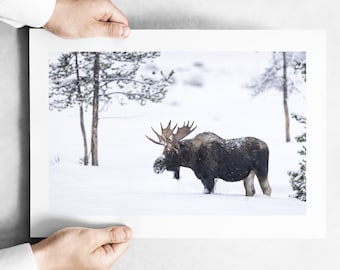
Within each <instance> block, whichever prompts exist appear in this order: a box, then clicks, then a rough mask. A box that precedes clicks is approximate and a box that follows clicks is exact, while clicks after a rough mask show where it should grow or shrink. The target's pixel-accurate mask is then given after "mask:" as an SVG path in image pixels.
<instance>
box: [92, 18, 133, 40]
mask: <svg viewBox="0 0 340 270" xmlns="http://www.w3.org/2000/svg"><path fill="white" fill-rule="evenodd" d="M93 31H94V32H95V34H96V35H97V36H102V37H110V38H127V37H128V36H129V35H130V32H131V29H130V27H129V26H128V25H126V24H123V23H119V22H110V21H106V22H105V21H96V22H95V25H94V27H93Z"/></svg>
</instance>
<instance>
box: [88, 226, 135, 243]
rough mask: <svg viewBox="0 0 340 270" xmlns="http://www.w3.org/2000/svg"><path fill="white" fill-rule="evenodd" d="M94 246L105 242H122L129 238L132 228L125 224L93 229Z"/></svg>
mask: <svg viewBox="0 0 340 270" xmlns="http://www.w3.org/2000/svg"><path fill="white" fill-rule="evenodd" d="M95 233H96V237H95V239H96V240H95V243H94V244H95V248H98V247H100V246H104V245H107V244H116V243H124V242H126V241H128V240H130V239H131V237H132V230H131V229H130V228H129V227H127V226H113V227H108V228H104V229H98V230H95Z"/></svg>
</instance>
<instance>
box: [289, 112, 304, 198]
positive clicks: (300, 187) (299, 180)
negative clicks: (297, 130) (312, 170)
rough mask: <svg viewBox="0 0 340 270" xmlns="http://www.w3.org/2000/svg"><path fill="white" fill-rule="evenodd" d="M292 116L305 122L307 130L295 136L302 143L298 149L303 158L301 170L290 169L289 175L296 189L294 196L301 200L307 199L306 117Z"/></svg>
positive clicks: (302, 122) (294, 189) (300, 164)
mask: <svg viewBox="0 0 340 270" xmlns="http://www.w3.org/2000/svg"><path fill="white" fill-rule="evenodd" d="M292 118H294V119H295V120H296V121H298V122H299V123H301V124H303V125H304V129H305V131H304V132H303V133H302V134H301V135H299V136H297V137H295V140H296V141H297V142H298V143H301V144H302V147H301V149H300V150H299V151H298V154H299V155H301V157H302V160H301V161H300V162H299V170H297V171H289V172H288V175H289V177H290V184H291V186H292V188H293V191H294V194H293V195H292V197H293V198H297V199H299V200H301V201H306V117H304V116H301V115H297V114H292Z"/></svg>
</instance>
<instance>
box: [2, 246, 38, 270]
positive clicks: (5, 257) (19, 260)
mask: <svg viewBox="0 0 340 270" xmlns="http://www.w3.org/2000/svg"><path fill="white" fill-rule="evenodd" d="M0 269H11V270H21V269H25V270H39V269H38V266H37V264H36V262H35V259H34V255H33V252H32V248H31V245H30V244H22V245H18V246H14V247H10V248H5V249H0Z"/></svg>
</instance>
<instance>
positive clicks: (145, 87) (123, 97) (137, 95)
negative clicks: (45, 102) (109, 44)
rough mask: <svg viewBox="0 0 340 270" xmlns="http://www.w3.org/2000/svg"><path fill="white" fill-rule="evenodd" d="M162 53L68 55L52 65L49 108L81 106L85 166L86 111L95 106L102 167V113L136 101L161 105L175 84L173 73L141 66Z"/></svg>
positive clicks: (94, 145)
mask: <svg viewBox="0 0 340 270" xmlns="http://www.w3.org/2000/svg"><path fill="white" fill-rule="evenodd" d="M159 56H160V52H68V53H63V54H61V56H60V57H59V58H58V60H57V61H56V63H50V66H49V79H50V83H49V105H50V109H51V110H54V109H56V110H59V111H60V110H63V109H66V108H69V107H74V106H79V109H80V125H81V129H82V136H83V141H84V159H83V160H84V164H85V165H87V164H88V150H87V139H86V132H85V128H84V110H86V109H87V108H88V107H89V106H91V107H92V128H91V155H92V156H91V157H92V158H91V161H92V165H98V152H97V151H98V150H97V149H98V140H97V137H98V136H97V133H98V121H99V111H100V110H101V109H103V108H105V107H106V106H108V105H110V104H112V101H113V100H114V98H116V99H117V100H118V101H119V102H120V104H125V103H126V102H127V101H128V100H135V101H137V102H139V103H140V104H141V105H145V104H146V102H147V101H151V102H161V101H162V100H163V99H164V98H165V96H166V93H167V87H168V86H169V84H171V82H172V75H173V72H170V73H169V74H168V75H165V74H164V73H163V72H162V71H160V72H158V73H156V72H151V73H147V72H145V71H143V72H141V67H142V66H143V65H144V64H146V63H148V62H150V61H153V60H154V59H155V58H157V57H159Z"/></svg>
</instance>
